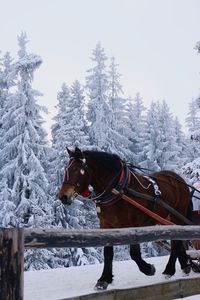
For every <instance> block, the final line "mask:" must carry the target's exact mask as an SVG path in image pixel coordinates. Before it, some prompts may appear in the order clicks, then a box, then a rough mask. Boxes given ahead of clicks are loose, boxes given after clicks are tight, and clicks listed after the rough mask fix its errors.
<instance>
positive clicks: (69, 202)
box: [59, 195, 73, 205]
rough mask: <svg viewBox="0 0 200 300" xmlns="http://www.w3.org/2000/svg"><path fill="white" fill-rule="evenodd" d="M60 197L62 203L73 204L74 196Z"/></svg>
mask: <svg viewBox="0 0 200 300" xmlns="http://www.w3.org/2000/svg"><path fill="white" fill-rule="evenodd" d="M59 199H60V201H61V202H62V204H67V205H70V204H72V201H73V199H72V197H68V196H66V195H64V196H62V197H60V196H59Z"/></svg>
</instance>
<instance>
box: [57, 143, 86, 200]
mask: <svg viewBox="0 0 200 300" xmlns="http://www.w3.org/2000/svg"><path fill="white" fill-rule="evenodd" d="M67 151H68V153H69V157H70V160H69V163H68V165H67V166H66V168H65V175H64V181H63V184H62V186H61V189H60V191H59V194H58V197H59V199H60V200H61V201H62V203H63V204H71V203H72V201H73V199H74V198H75V197H77V196H78V195H82V196H84V197H88V196H89V189H88V186H89V183H90V175H89V170H88V166H87V162H86V158H85V156H84V153H83V152H82V151H81V150H80V149H79V148H77V147H76V148H75V151H70V150H69V149H67Z"/></svg>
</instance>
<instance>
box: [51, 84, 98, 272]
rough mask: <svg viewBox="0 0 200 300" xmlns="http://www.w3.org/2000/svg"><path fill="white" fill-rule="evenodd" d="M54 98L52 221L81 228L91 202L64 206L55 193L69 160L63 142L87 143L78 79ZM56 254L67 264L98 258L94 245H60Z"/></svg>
mask: <svg viewBox="0 0 200 300" xmlns="http://www.w3.org/2000/svg"><path fill="white" fill-rule="evenodd" d="M57 99H58V105H57V108H58V112H57V115H56V117H55V118H54V120H55V124H54V125H53V126H52V138H53V140H52V144H53V149H54V154H53V156H52V161H51V169H50V173H51V175H50V178H51V184H50V186H51V190H50V192H51V195H52V197H53V209H54V225H55V226H59V227H64V228H69V229H72V228H73V229H80V228H85V227H88V224H87V217H88V219H90V222H91V221H92V220H94V206H93V207H92V206H91V205H90V206H89V203H88V205H85V204H84V202H81V201H80V199H77V200H75V201H74V202H73V205H71V206H65V205H62V203H61V201H60V200H58V199H57V196H56V191H57V189H58V187H59V186H60V185H61V184H62V180H63V175H64V167H65V165H66V164H67V162H68V156H67V155H66V146H67V147H69V148H70V147H71V148H72V149H74V147H75V146H79V147H81V148H82V149H84V148H87V147H89V138H88V136H87V134H86V125H85V119H84V110H83V105H84V97H83V90H82V88H81V85H80V83H79V82H78V81H75V82H74V83H73V85H72V87H71V88H70V89H69V88H68V87H67V85H66V84H63V85H62V88H61V91H60V92H59V93H58V97H57ZM88 206H89V207H88ZM55 256H56V258H57V259H58V260H59V264H60V265H64V266H66V267H70V266H75V265H82V264H88V263H94V262H96V261H99V259H98V256H99V254H98V252H97V251H96V250H94V248H91V249H76V248H68V249H60V250H57V251H56V253H55Z"/></svg>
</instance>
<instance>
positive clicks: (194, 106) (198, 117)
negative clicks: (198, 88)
mask: <svg viewBox="0 0 200 300" xmlns="http://www.w3.org/2000/svg"><path fill="white" fill-rule="evenodd" d="M186 126H187V128H188V139H187V142H188V151H187V152H188V157H189V158H190V160H194V159H196V158H198V157H199V155H200V147H199V146H200V108H199V106H198V103H197V100H196V99H195V100H192V101H191V102H190V103H189V111H188V114H187V118H186Z"/></svg>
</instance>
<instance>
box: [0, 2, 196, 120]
mask: <svg viewBox="0 0 200 300" xmlns="http://www.w3.org/2000/svg"><path fill="white" fill-rule="evenodd" d="M0 8H1V12H0V50H1V51H2V52H3V53H4V52H5V51H10V52H11V54H12V56H16V53H17V50H18V45H17V35H19V34H20V32H21V31H22V30H23V31H26V33H27V35H28V38H29V40H30V43H29V44H28V51H29V52H34V53H35V54H38V55H40V56H41V57H42V58H43V65H42V66H41V67H40V69H39V70H38V71H37V72H36V73H35V80H34V87H35V88H37V89H38V90H39V91H41V92H43V93H44V97H42V98H41V104H44V105H46V106H47V107H48V108H49V111H50V112H51V113H53V112H54V109H53V107H54V106H55V105H56V95H57V92H58V90H59V89H60V87H61V84H62V83H63V82H64V81H65V82H66V83H67V84H68V85H71V84H72V82H73V81H74V80H75V79H78V80H79V81H80V82H81V83H82V84H84V83H85V81H84V80H85V76H86V70H88V69H89V68H90V67H91V66H93V65H92V62H91V60H90V57H91V53H92V50H93V49H94V48H95V46H96V44H97V42H98V41H101V43H102V46H103V47H104V49H105V52H106V54H107V56H109V57H110V56H115V58H116V61H117V63H119V72H120V73H121V74H122V79H121V83H122V85H123V87H124V91H125V95H126V96H130V95H131V96H134V95H135V93H137V92H140V94H141V96H142V97H143V100H144V103H145V104H146V105H147V106H148V105H149V103H150V102H151V101H152V100H163V99H165V100H166V101H167V103H168V104H169V106H170V108H171V111H172V112H173V114H174V115H177V116H178V117H179V120H180V121H181V123H182V124H183V123H184V120H185V118H186V114H187V111H188V103H189V102H190V101H191V100H192V98H195V97H196V96H197V95H198V94H199V92H200V74H199V73H200V55H198V54H197V53H196V51H195V50H194V46H195V44H196V43H197V41H199V40H200V18H199V12H200V1H199V0H17V1H16V0H6V1H4V0H0ZM49 118H50V117H49ZM49 118H48V119H49Z"/></svg>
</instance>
